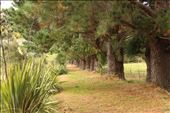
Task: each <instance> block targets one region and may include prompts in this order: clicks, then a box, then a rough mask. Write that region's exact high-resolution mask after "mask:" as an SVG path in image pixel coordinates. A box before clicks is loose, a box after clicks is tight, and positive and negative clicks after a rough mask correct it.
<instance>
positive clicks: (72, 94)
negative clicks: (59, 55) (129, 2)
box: [56, 64, 170, 113]
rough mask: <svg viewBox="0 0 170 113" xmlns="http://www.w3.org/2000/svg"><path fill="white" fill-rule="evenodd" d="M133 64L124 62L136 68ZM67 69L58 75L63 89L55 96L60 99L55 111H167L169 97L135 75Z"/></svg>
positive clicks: (121, 112) (134, 112)
mask: <svg viewBox="0 0 170 113" xmlns="http://www.w3.org/2000/svg"><path fill="white" fill-rule="evenodd" d="M136 65H137V64H131V65H130V64H125V68H126V69H127V67H130V68H131V69H134V70H135V69H136V70H138V68H136ZM140 65H144V64H140ZM70 68H71V69H70ZM72 68H73V69H72ZM143 69H144V68H143ZM69 70H70V71H69V73H68V74H67V75H65V76H60V77H59V81H60V82H62V84H61V85H62V87H63V92H61V93H60V94H58V95H56V99H61V101H63V102H62V104H61V105H60V109H59V112H58V113H62V112H68V113H99V112H102V113H112V112H113V111H114V112H115V113H123V112H131V113H137V112H141V113H143V112H148V113H149V112H154V113H158V112H164V111H166V112H170V111H169V109H170V101H169V100H170V97H169V96H168V95H166V94H165V93H164V92H163V91H162V90H161V89H159V88H157V87H155V86H153V85H150V84H147V83H145V82H144V81H143V80H138V78H137V77H136V78H133V80H132V79H130V81H128V82H127V81H120V80H118V79H117V78H111V79H109V78H106V77H104V76H101V75H100V74H98V73H95V72H88V71H81V70H78V69H77V68H76V69H75V67H69ZM134 70H133V72H135V71H134ZM126 76H127V75H126ZM128 76H129V77H130V75H128ZM140 81H141V82H140ZM151 97H152V98H151Z"/></svg>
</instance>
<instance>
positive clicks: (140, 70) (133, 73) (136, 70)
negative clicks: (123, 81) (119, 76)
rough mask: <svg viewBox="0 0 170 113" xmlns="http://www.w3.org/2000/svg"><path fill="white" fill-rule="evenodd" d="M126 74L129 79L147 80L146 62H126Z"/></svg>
mask: <svg viewBox="0 0 170 113" xmlns="http://www.w3.org/2000/svg"><path fill="white" fill-rule="evenodd" d="M124 67H125V76H126V78H127V79H128V80H145V78H146V63H144V62H143V63H126V64H124Z"/></svg>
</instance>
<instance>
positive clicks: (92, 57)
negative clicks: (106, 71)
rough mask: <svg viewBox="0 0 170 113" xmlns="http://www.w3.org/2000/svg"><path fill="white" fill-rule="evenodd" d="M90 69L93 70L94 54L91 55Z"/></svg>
mask: <svg viewBox="0 0 170 113" xmlns="http://www.w3.org/2000/svg"><path fill="white" fill-rule="evenodd" d="M90 65H91V66H90V71H94V68H95V67H94V66H95V55H92V56H91V63H90Z"/></svg>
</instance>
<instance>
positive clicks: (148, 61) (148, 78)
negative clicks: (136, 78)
mask: <svg viewBox="0 0 170 113" xmlns="http://www.w3.org/2000/svg"><path fill="white" fill-rule="evenodd" d="M145 62H146V67H147V71H146V82H151V81H152V76H151V58H150V48H149V45H148V44H147V45H146V51H145Z"/></svg>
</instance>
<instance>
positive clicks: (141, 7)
mask: <svg viewBox="0 0 170 113" xmlns="http://www.w3.org/2000/svg"><path fill="white" fill-rule="evenodd" d="M130 2H131V3H132V4H134V5H136V6H137V7H139V8H140V9H142V10H144V11H145V12H146V13H147V14H148V15H149V16H151V17H153V18H154V17H155V16H156V13H155V12H154V11H153V10H152V9H151V8H150V7H147V6H146V5H144V4H142V3H141V2H137V1H130Z"/></svg>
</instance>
